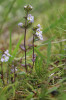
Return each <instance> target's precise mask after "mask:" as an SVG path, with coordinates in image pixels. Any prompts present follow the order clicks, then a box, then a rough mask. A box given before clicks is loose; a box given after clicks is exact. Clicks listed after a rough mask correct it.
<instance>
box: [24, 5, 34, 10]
mask: <svg viewBox="0 0 66 100" xmlns="http://www.w3.org/2000/svg"><path fill="white" fill-rule="evenodd" d="M24 8H25V9H27V8H28V9H29V8H30V9H32V8H33V7H32V6H31V5H26V6H24Z"/></svg>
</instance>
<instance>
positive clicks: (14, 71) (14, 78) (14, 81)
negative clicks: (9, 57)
mask: <svg viewBox="0 0 66 100" xmlns="http://www.w3.org/2000/svg"><path fill="white" fill-rule="evenodd" d="M14 82H15V66H14Z"/></svg>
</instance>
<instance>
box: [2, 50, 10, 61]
mask: <svg viewBox="0 0 66 100" xmlns="http://www.w3.org/2000/svg"><path fill="white" fill-rule="evenodd" d="M10 56H11V55H10V54H9V51H8V50H6V51H5V52H4V54H3V55H2V57H1V62H7V61H8V60H9V57H10Z"/></svg>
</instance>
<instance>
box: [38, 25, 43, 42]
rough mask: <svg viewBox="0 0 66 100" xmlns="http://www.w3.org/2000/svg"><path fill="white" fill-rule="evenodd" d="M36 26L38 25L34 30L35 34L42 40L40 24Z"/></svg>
mask: <svg viewBox="0 0 66 100" xmlns="http://www.w3.org/2000/svg"><path fill="white" fill-rule="evenodd" d="M37 26H38V29H37V30H36V35H37V37H38V38H39V39H40V40H43V36H42V31H41V30H40V29H41V26H40V24H38V25H37Z"/></svg>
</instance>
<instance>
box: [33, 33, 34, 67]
mask: <svg viewBox="0 0 66 100" xmlns="http://www.w3.org/2000/svg"><path fill="white" fill-rule="evenodd" d="M33 60H34V34H33ZM33 66H34V61H33Z"/></svg>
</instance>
